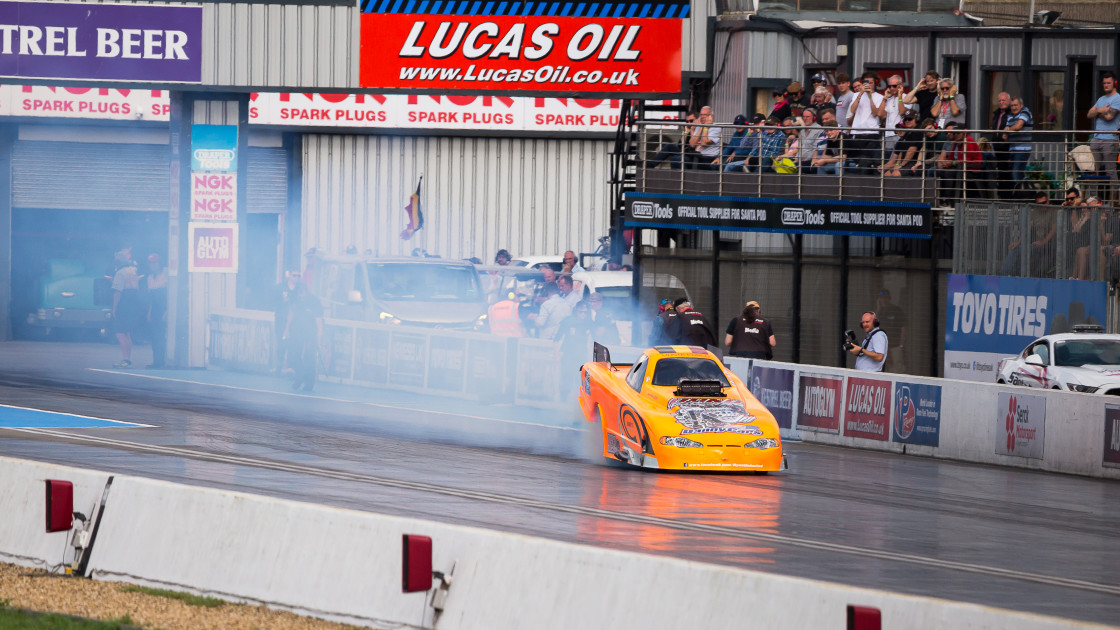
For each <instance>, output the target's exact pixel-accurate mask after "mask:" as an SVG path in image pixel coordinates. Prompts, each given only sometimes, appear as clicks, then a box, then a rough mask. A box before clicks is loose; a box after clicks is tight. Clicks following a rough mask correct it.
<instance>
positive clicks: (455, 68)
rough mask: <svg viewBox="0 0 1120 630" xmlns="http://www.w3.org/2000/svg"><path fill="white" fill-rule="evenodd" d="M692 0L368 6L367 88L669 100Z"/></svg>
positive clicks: (379, 1) (439, 0)
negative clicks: (624, 95)
mask: <svg viewBox="0 0 1120 630" xmlns="http://www.w3.org/2000/svg"><path fill="white" fill-rule="evenodd" d="M690 6H691V4H690V2H689V1H688V0H644V1H642V2H636V1H633V0H623V1H615V2H611V1H609V0H608V1H607V2H595V3H584V2H532V1H530V2H459V1H457V0H431V1H428V2H399V1H398V0H363V2H362V3H361V17H360V19H361V59H360V62H359V82H360V84H361V86H362V87H365V88H387V89H410V90H471V91H483V90H495V91H502V92H510V91H524V92H536V93H548V92H568V93H572V92H577V93H580V94H585V95H586V94H596V93H628V94H657V93H661V94H667V93H676V92H679V91H680V89H681V19H682V18H685V17H687V16H688V12H689V9H690Z"/></svg>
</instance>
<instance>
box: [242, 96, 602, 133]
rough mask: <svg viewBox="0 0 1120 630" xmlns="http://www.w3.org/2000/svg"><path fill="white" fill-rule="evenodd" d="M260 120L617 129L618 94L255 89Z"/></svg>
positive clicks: (254, 110) (252, 110)
mask: <svg viewBox="0 0 1120 630" xmlns="http://www.w3.org/2000/svg"><path fill="white" fill-rule="evenodd" d="M251 98H252V101H251V104H250V106H249V122H250V123H251V124H256V125H291V126H315V127H362V128H375V129H377V128H385V129H390V128H391V129H448V130H460V131H532V132H549V133H557V132H560V133H562V132H572V133H586V132H599V133H612V134H613V133H614V132H615V128H616V127H618V110H619V107H620V105H621V101H620V100H618V99H586V98H526V97H511V96H447V95H440V94H432V95H427V96H421V95H416V94H408V95H405V94H391V95H381V94H310V93H308V94H300V93H261V94H254V95H253V96H252V97H251Z"/></svg>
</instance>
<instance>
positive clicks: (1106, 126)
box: [1087, 72, 1120, 201]
mask: <svg viewBox="0 0 1120 630" xmlns="http://www.w3.org/2000/svg"><path fill="white" fill-rule="evenodd" d="M1116 87H1117V86H1116V76H1115V75H1114V74H1112V73H1111V72H1105V73H1104V74H1103V75H1101V88H1102V89H1103V90H1104V94H1102V95H1101V97H1100V98H1098V99H1097V102H1096V104H1094V105H1093V106H1092V107H1090V108H1089V113H1088V114H1087V117H1088V118H1089V120H1091V121H1093V130H1094V131H1096V132H1097V133H1095V134H1093V137H1092V138H1090V139H1089V147H1090V148H1091V149H1092V150H1093V157H1094V158H1095V162H1096V165H1097V170H1098V171H1100V170H1102V166H1103V170H1104V171H1106V172H1107V173H1108V177H1109V179H1110V180H1111V181H1110V186H1109V188H1112V187H1114V186H1115V185H1116V159H1117V155H1118V153H1120V143H1118V142H1117V137H1116V133H1115V132H1116V131H1117V129H1120V94H1118V93H1117V92H1116ZM1108 132H1111V133H1108ZM1110 193H1111V191H1110ZM1108 199H1109V200H1110V201H1115V198H1114V197H1113V196H1112V195H1111V194H1110V195H1109V196H1108Z"/></svg>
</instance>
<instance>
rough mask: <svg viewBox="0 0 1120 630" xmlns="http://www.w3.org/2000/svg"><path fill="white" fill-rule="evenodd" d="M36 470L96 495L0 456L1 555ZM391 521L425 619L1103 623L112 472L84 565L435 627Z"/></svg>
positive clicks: (17, 528) (31, 550)
mask: <svg viewBox="0 0 1120 630" xmlns="http://www.w3.org/2000/svg"><path fill="white" fill-rule="evenodd" d="M47 477H53V478H63V479H67V480H71V481H74V482H75V484H76V487H77V486H79V485H80V487H81V488H82V494H83V495H92V494H97V495H98V497H100V487H98V486H99V483H100V482H101V481H102V480H103V479H105V478H106V475H104V474H101V473H92V472H88V471H82V470H74V469H62V468H60V467H57V466H50V465H45V464H40V463H37V462H25V461H20V460H14V459H7V458H0V478H2V479H4V480H5V484H4V490H3V492H0V514H4V518H3V519H0V528H2V529H0V559H5V560H14V561H16V562H17V563H19V564H43V563H47V564H53V563H54V560H53V559H54V558H55V556H56V555H57V553H58V549H59V547H60V546H61V542H60V538H59V536H60V535H57V534H51V535H46V534H43V533H42V531H43V522H42V521H43V506H42V499H41V495H42V491H43V489H42V480H43V479H45V478H47ZM95 490H96V492H95ZM35 496H40V501H39V502H36V501H35V500H34V497H35ZM83 498H85V497H83ZM36 532H38V533H36ZM404 533H409V534H419V535H426V536H431V537H432V539H433V563H434V569H435V570H437V571H444V572H448V571H450V570H451V568H452V567H454V576H453V582H452V584H451V587H450V590H449V591H448V598H447V602H446V608H445V610H444V612H443V613H442V615H440V617H439V619H438V621H437V622H436V623H435V625H434V627H437V628H443V629H447V630H476V629H477V630H507V629H510V630H512V629H519V628H534V629H541V630H550V629H556V630H561V629H563V630H570V629H571V628H607V627H610V628H621V629H628V628H641V629H642V630H659V629H662V628H664V629H666V630H670V629H671V630H678V629H679V628H694V627H697V626H698V625H699V624H701V623H702V625H704V627H711V628H743V627H759V628H763V627H764V628H772V629H775V630H783V629H789V630H802V629H803V628H840V627H843V626H844V623H845V621H844V620H845V611H846V607H847V606H848V605H849V604H855V605H862V606H872V607H876V608H879V609H880V610H881V611H882V619H883V627H884V628H912V629H917V630H920V629H924V628H931V629H935V628H936V629H941V628H957V629H962V630H969V629H973V628H975V629H980V628H993V627H1004V628H1017V629H1020V630H1056V629H1059V628H1101V627H1103V626H1097V625H1093V624H1080V623H1075V622H1071V621H1066V620H1061V619H1054V618H1049V617H1040V616H1035V615H1026V614H1020V613H1015V612H1011V611H1004V610H997V609H992V608H986V607H982V606H976V605H971V604H961V603H955V602H948V601H944V600H936V599H931V598H923V597H913V596H905V595H898V594H895V593H888V592H883V591H874V590H869V589H862V588H853V587H848V586H843V585H837V584H828V583H824V582H817V581H812V580H805V579H798V578H789V577H782V576H777V575H771V574H766V573H761V572H754V571H745V570H740V569H733V568H727V567H720V566H714V565H708V564H702V563H696V562H686V561H682V560H674V559H670V558H663V557H657V556H646V555H641V554H634V553H628V552H621V551H613V550H609V549H602V548H596V547H588V546H582V545H573V544H567V543H560V542H555V541H550V540H544V539H538V538H530V537H526V536H519V535H514V534H504V533H498V532H493V531H489V530H482V529H474V528H469V527H460V526H454V525H445V524H440V523H432V522H425V521H420V520H415V519H407V518H398V517H390V516H381V515H377V514H370V513H364V512H357V511H351V510H343V509H337V508H328V507H323V506H317V505H311V504H305V503H297V502H292V501H283V500H278V499H272V498H267V497H260V496H254V495H247V494H242V493H236V492H227V491H221V490H214V489H209V488H197V487H190V486H183V485H179V484H172V483H167V482H161V481H154V480H149V479H141V478H134V477H123V476H117V477H115V479H114V481H113V484H112V486H111V489H110V491H109V496H108V501H107V504H106V510H105V515H104V518H103V520H102V522H101V524H100V528H99V533H98V538H97V541H96V543H95V546H94V548H93V552H92V557H91V560H90V565H89V568H90V570H91V572H92V573H93V575H94V577H96V578H101V579H114V580H124V581H130V582H135V583H141V584H149V585H158V586H166V587H172V588H177V589H180V590H183V589H186V590H191V591H196V592H199V593H204V594H212V595H220V596H223V597H226V598H230V599H243V600H249V601H259V602H266V603H270V604H273V605H275V606H277V607H281V608H288V609H292V610H296V611H301V612H311V613H313V614H315V615H317V616H320V617H324V618H328V619H336V620H341V621H347V622H351V623H360V624H363V625H370V626H375V627H376V626H381V627H384V626H389V625H391V626H393V627H408V628H419V627H433V610H432V608H431V607H430V605H429V604H430V601H431V599H430V595H431V594H430V593H412V594H403V593H401V570H400V565H401V535H402V534H404Z"/></svg>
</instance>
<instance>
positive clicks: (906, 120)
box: [882, 109, 924, 177]
mask: <svg viewBox="0 0 1120 630" xmlns="http://www.w3.org/2000/svg"><path fill="white" fill-rule="evenodd" d="M917 120H918V113H917V112H915V111H914V110H912V109H911V110H907V111H906V113H904V114H903V115H902V121H901V122H900V123H899V126H898V127H897V130H896V133H897V134H898V141H897V142H896V143H895V145H894V152H893V153H891V159H890V160H888V161H887V162H886V164H883V166H882V171H883V175H886V176H888V177H898V176H900V175H914V174H915V169H914V164H915V160H917V159H918V155H919V154H920V153H921V150H922V141H923V140H924V138H923V137H922V134H921V133H920V132H918V131H916V126H917ZM903 169H905V171H904V170H903Z"/></svg>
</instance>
